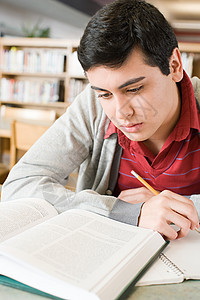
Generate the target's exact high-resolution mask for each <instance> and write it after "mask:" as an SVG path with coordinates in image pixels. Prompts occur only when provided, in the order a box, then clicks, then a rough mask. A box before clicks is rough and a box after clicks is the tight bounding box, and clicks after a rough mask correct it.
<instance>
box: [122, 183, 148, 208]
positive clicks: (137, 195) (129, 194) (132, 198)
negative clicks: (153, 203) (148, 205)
mask: <svg viewBox="0 0 200 300" xmlns="http://www.w3.org/2000/svg"><path fill="white" fill-rule="evenodd" d="M152 197H153V194H152V192H150V191H149V190H148V189H147V188H145V187H141V188H136V189H128V190H124V191H122V192H121V193H120V194H119V196H118V197H117V198H119V199H120V200H122V201H125V202H129V203H133V204H134V203H139V202H146V201H148V200H149V199H151V198H152Z"/></svg>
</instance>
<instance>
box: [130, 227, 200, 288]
mask: <svg viewBox="0 0 200 300" xmlns="http://www.w3.org/2000/svg"><path fill="white" fill-rule="evenodd" d="M199 257H200V233H198V232H196V231H190V232H189V234H188V235H187V236H186V237H184V238H182V239H178V240H175V241H171V242H170V244H169V245H168V247H167V248H166V249H165V250H164V251H163V252H162V253H161V254H160V255H159V257H158V259H157V260H156V261H155V263H154V264H153V265H152V266H151V268H150V269H149V270H148V271H147V272H146V273H145V274H144V276H143V277H142V278H141V279H140V280H139V281H138V283H137V284H136V285H138V286H142V285H153V284H168V283H179V282H182V281H184V280H188V279H200V259H199Z"/></svg>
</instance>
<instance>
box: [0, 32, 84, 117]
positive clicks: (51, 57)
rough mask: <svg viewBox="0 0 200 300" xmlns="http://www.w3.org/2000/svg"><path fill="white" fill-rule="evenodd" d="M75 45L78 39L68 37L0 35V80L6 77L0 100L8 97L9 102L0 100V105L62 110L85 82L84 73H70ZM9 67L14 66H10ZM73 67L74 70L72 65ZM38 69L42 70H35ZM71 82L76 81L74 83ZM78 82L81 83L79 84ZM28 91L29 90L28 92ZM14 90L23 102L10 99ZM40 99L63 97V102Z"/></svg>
mask: <svg viewBox="0 0 200 300" xmlns="http://www.w3.org/2000/svg"><path fill="white" fill-rule="evenodd" d="M78 44H79V41H78V40H68V39H51V38H0V60H1V61H0V66H2V70H1V69H0V80H1V79H3V78H5V79H6V80H4V81H1V84H2V85H3V86H2V87H1V93H2V99H10V98H11V99H10V101H9V100H6V101H0V104H1V103H2V104H12V105H15V106H17V105H18V106H20V107H23V106H26V107H27V106H29V107H35V106H37V107H50V108H51V109H52V108H53V109H54V108H55V110H59V113H62V112H64V111H65V109H66V108H67V107H68V106H69V102H70V103H71V102H72V101H73V99H74V97H75V96H76V94H77V93H79V92H80V91H81V88H83V87H84V85H85V83H86V77H84V75H81V74H80V76H77V75H75V74H74V75H73V72H72V69H73V68H72V67H73V66H76V63H77V60H75V61H73V60H72V57H73V59H74V55H73V54H74V51H76V49H77V47H78ZM3 59H4V61H2V60H3ZM55 63H57V64H55ZM73 64H74V65H73ZM12 66H15V68H13V69H12ZM77 66H78V67H79V65H77ZM71 68H72V69H71ZM74 68H75V69H76V70H77V68H76V67H74ZM6 70H8V71H6ZM9 70H10V71H9ZM15 70H16V71H15ZM17 70H18V71H17ZM23 70H25V72H24V71H23ZM40 70H42V72H39V71H40ZM62 70H63V72H62ZM49 71H51V72H49ZM53 71H54V72H53ZM58 72H60V73H58ZM24 79H26V80H24ZM34 79H35V80H34ZM71 79H73V81H71ZM74 81H75V82H76V81H77V84H76V85H75V84H74ZM80 82H83V84H82V85H80ZM78 86H79V89H80V90H78V88H77V87H78ZM28 90H29V91H31V92H30V94H29V93H28ZM14 91H20V92H19V93H22V94H20V95H21V96H20V97H17V98H19V99H23V100H24V99H25V101H21V102H18V101H13V99H12V98H13V95H14ZM8 93H9V94H8ZM24 95H25V96H24ZM7 97H8V98H7ZM35 97H38V99H36V102H34V103H33V102H32V101H31V99H35ZM0 98H1V95H0ZM40 99H41V101H42V99H47V100H51V101H52V100H54V99H56V100H57V99H60V100H63V99H64V102H49V101H46V102H45V103H40ZM69 100H70V101H69Z"/></svg>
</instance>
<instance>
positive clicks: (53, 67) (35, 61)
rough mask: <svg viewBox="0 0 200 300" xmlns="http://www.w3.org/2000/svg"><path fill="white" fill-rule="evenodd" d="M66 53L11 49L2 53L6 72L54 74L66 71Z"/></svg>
mask: <svg viewBox="0 0 200 300" xmlns="http://www.w3.org/2000/svg"><path fill="white" fill-rule="evenodd" d="M65 60H66V51H64V50H57V49H40V48H34V49H33V48H24V49H23V50H22V49H18V48H16V47H11V48H10V49H3V51H2V60H1V61H2V65H1V69H2V71H4V72H28V73H39V72H41V73H54V74H59V73H62V72H64V71H65Z"/></svg>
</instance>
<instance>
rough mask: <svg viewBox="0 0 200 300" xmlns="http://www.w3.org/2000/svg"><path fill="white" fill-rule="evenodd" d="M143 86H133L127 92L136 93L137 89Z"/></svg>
mask: <svg viewBox="0 0 200 300" xmlns="http://www.w3.org/2000/svg"><path fill="white" fill-rule="evenodd" d="M142 87H143V86H142V85H141V86H139V87H138V88H135V89H128V90H127V92H128V93H129V92H130V93H137V92H138V91H139V90H141V88H142Z"/></svg>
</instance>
